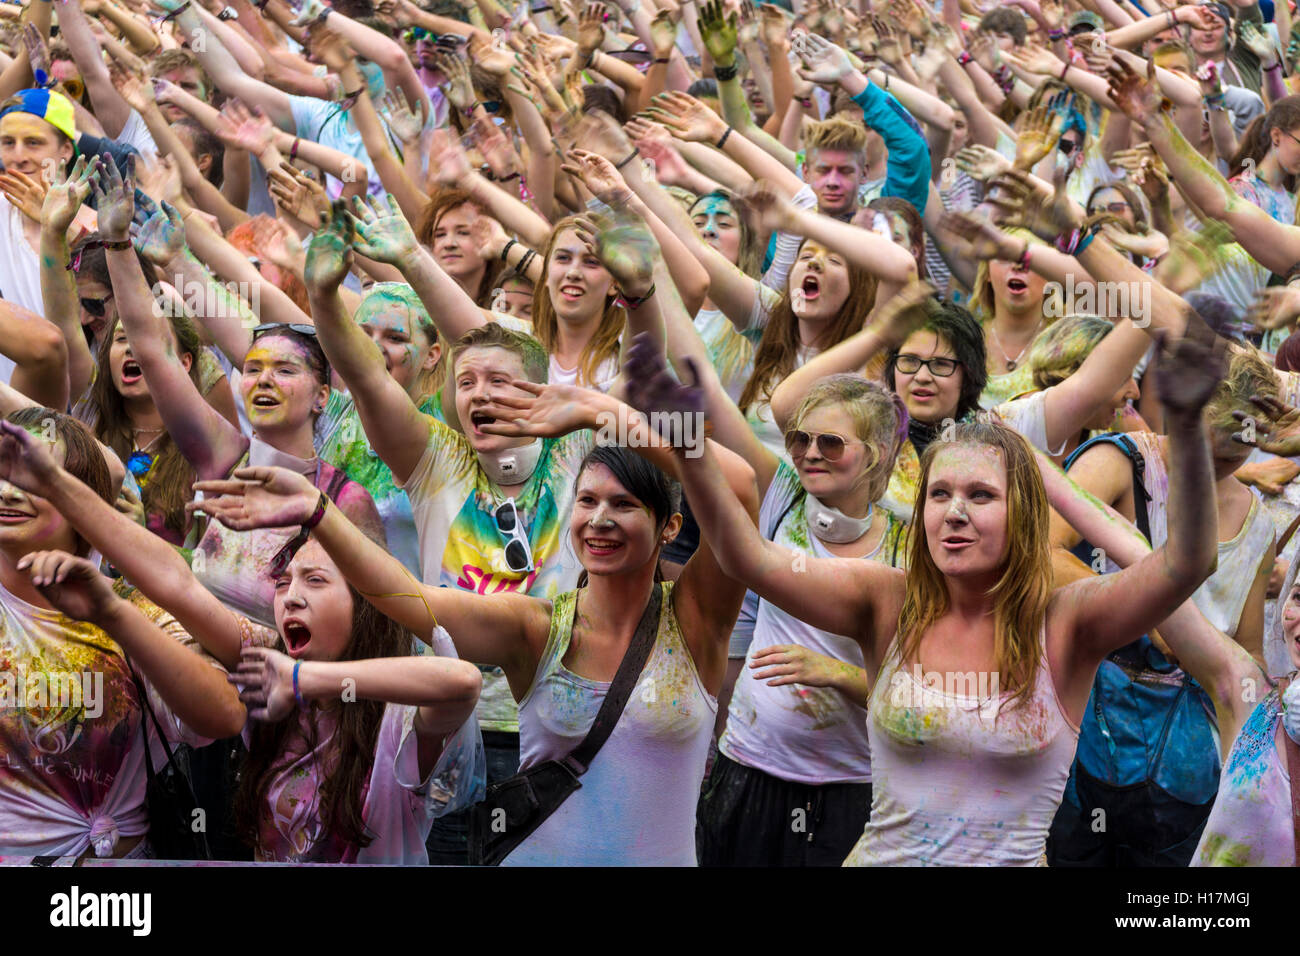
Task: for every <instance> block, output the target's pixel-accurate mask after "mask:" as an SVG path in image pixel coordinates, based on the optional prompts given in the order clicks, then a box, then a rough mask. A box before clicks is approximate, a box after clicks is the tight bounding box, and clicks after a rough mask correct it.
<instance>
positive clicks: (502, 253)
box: [501, 239, 519, 262]
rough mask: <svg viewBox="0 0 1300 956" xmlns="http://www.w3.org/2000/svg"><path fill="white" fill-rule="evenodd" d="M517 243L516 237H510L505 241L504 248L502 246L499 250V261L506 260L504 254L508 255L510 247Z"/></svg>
mask: <svg viewBox="0 0 1300 956" xmlns="http://www.w3.org/2000/svg"><path fill="white" fill-rule="evenodd" d="M518 244H519V240H518V239H511V240H510V241H509V242H507V243H506V244H505V248H503V249H502V250H501V261H502V262H505V261H506V256H508V255H510V250H511V248H512V247H514V246H516V245H518Z"/></svg>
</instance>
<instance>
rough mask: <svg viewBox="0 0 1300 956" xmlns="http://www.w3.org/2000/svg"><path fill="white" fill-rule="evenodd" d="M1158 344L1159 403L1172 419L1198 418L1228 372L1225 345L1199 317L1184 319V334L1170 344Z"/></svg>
mask: <svg viewBox="0 0 1300 956" xmlns="http://www.w3.org/2000/svg"><path fill="white" fill-rule="evenodd" d="M1161 338H1162V339H1163V340H1164V341H1162V342H1161V345H1162V346H1163V347H1162V349H1161V355H1160V363H1159V365H1158V366H1157V367H1156V389H1157V394H1159V396H1160V404H1162V405H1163V406H1164V407H1165V411H1166V412H1167V413H1169V414H1170V416H1171V417H1173V416H1184V417H1186V418H1192V417H1199V416H1200V414H1201V409H1203V408H1204V407H1205V405H1206V403H1207V402H1208V401H1209V400H1210V396H1212V395H1213V394H1214V390H1215V389H1216V388H1218V387H1219V383H1220V382H1222V381H1223V377H1224V375H1225V374H1227V369H1228V359H1227V356H1228V343H1227V341H1226V340H1225V339H1222V338H1220V337H1219V336H1217V335H1215V334H1214V332H1213V331H1211V329H1210V327H1209V326H1207V325H1206V324H1205V322H1204V320H1202V319H1201V317H1200V316H1198V315H1196V314H1195V313H1192V314H1191V315H1189V316H1188V321H1187V331H1186V332H1185V333H1184V335H1183V337H1182V338H1180V339H1178V340H1177V341H1176V342H1173V343H1172V344H1171V343H1170V342H1168V341H1167V339H1166V337H1165V336H1161Z"/></svg>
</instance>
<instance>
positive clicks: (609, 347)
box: [533, 216, 627, 386]
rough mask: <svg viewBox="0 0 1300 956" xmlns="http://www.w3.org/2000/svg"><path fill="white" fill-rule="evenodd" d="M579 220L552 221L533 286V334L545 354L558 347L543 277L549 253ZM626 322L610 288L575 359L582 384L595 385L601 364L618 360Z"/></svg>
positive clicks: (547, 269) (556, 319) (557, 330)
mask: <svg viewBox="0 0 1300 956" xmlns="http://www.w3.org/2000/svg"><path fill="white" fill-rule="evenodd" d="M577 223H578V217H577V216H566V217H565V218H563V219H561V220H560V221H559V222H557V223H556V224H555V228H553V229H552V230H551V238H550V240H549V241H548V242H547V243H546V250H545V251H544V252H543V253H542V262H543V264H542V281H540V282H538V283H537V285H536V286H535V287H534V288H533V334H534V335H535V336H536V337H537V341H539V342H541V343H542V347H543V348H544V349H546V354H547V355H554V354H555V350H556V349H558V348H559V347H560V319H559V317H558V316H557V315H556V314H555V306H554V305H552V304H551V290H550V287H549V286H548V285H547V282H546V277H547V275H548V274H549V273H550V269H551V256H552V255H553V254H554V252H555V243H556V240H558V239H559V238H560V234H561V233H563V232H564V231H565V230H566V229H572V228H574V226H575V225H577ZM626 323H627V310H626V309H624V308H623V307H622V306H621V305H619V304H618V297H617V295H615V294H614V292H613V291H612V290H611V292H610V296H609V298H607V299H606V300H605V311H604V313H602V315H601V317H600V324H599V325H598V326H596V333H595V334H594V335H593V336H592V337H591V339H590V341H588V342H587V344H586V345H584V346H583V348H582V355H581V356H580V357H579V358H578V381H579V383H580V384H583V385H589V386H590V385H594V384H595V383H596V378H597V373H598V372H599V370H600V367H601V365H602V364H604V363H605V362H607V361H609V360H610V359H611V358H612V359H614V360H615V361H617V360H618V340H619V337H620V336H621V335H622V334H623V326H624V325H625V324H626Z"/></svg>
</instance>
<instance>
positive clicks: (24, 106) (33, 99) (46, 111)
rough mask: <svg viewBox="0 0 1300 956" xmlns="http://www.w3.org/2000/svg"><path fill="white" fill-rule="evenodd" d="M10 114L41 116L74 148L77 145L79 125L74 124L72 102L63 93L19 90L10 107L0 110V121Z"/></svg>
mask: <svg viewBox="0 0 1300 956" xmlns="http://www.w3.org/2000/svg"><path fill="white" fill-rule="evenodd" d="M10 113H31V114H32V115H33V116H39V117H40V118H41V119H43V120H45V122H47V123H49V124H50V125H51V126H53V127H54V128H55V129H57V130H58V131H59V132H60V133H62V134H63V135H64V136H66V137H68V139H70V140H72V145H73V146H76V145H77V125H76V123H75V122H74V114H73V112H72V101H71V100H70V99H68V98H67V97H66V96H64V95H63V94H62V93H56V92H55V91H54V90H45V89H39V88H35V87H34V88H32V89H29V90H19V91H18V92H17V93H15V94H14V95H13V96H12V97H11V98H10V99H9V101H8V105H6V106H5V108H4V109H3V110H0V119H3V118H4V117H6V116H8V115H9V114H10Z"/></svg>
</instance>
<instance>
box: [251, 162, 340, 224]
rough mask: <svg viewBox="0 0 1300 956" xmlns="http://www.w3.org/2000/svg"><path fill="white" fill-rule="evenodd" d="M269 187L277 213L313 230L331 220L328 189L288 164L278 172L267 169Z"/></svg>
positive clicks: (283, 163) (282, 166)
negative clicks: (288, 216)
mask: <svg viewBox="0 0 1300 956" xmlns="http://www.w3.org/2000/svg"><path fill="white" fill-rule="evenodd" d="M266 172H267V176H268V177H269V178H270V182H268V183H267V187H268V188H269V190H270V193H271V199H273V200H274V201H275V205H276V207H277V208H278V209H280V210H281V211H282V212H284V213H285V214H286V215H290V216H293V217H294V218H295V219H297V220H298V221H299V222H301V223H303V224H304V225H306V226H308V227H309V228H311V229H317V228H319V227H320V224H321V223H322V222H323V221H324V220H325V219H327V218H328V217H329V209H330V201H329V196H327V195H326V193H325V187H324V186H322V185H321V184H320V183H318V182H316V180H314V179H311V178H310V177H308V176H307V175H306V174H305V173H303V171H302V170H300V169H299V168H298V167H296V166H294V165H293V164H292V163H289V162H281V163H280V168H279V169H268V170H267V171H266Z"/></svg>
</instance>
